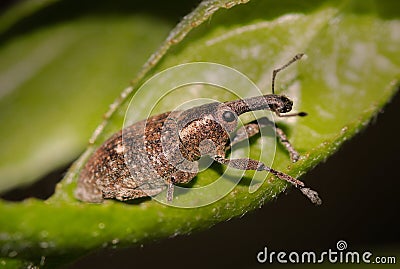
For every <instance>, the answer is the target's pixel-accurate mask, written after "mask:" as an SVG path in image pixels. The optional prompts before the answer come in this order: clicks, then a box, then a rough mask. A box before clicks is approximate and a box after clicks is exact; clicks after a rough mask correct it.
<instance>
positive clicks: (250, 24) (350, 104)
mask: <svg viewBox="0 0 400 269" xmlns="http://www.w3.org/2000/svg"><path fill="white" fill-rule="evenodd" d="M207 3H211V4H212V5H211V7H216V8H217V7H218V6H220V5H222V6H225V5H224V4H226V3H227V2H226V3H225V1H209V2H205V3H203V4H202V6H201V7H200V8H199V9H197V10H195V11H194V13H193V14H194V15H193V14H192V15H191V16H189V17H186V21H184V23H183V24H181V25H178V27H177V28H176V30H175V32H173V33H172V34H171V35H170V37H169V38H168V39H167V41H166V42H165V43H163V45H162V46H161V49H160V50H159V51H158V52H156V53H155V54H154V55H153V57H152V58H151V60H150V61H149V62H148V64H146V65H145V67H144V69H143V71H142V72H140V73H139V75H138V77H137V79H136V80H134V84H133V86H132V88H130V89H128V90H127V91H125V92H124V94H127V97H126V98H122V99H119V100H117V101H116V103H114V105H113V106H112V109H111V110H110V111H109V113H107V114H106V116H107V117H106V120H105V121H104V122H103V124H101V126H100V128H99V129H98V130H99V132H97V133H95V135H94V136H93V137H92V142H93V146H90V147H89V149H88V150H87V151H86V152H85V153H84V155H82V156H81V158H80V159H79V160H78V161H77V162H76V163H75V164H74V165H73V166H72V167H71V169H70V171H69V173H68V174H67V176H66V178H65V179H64V180H63V181H62V182H61V183H60V184H59V186H58V188H57V192H56V194H55V195H54V196H53V197H52V198H51V199H49V200H48V201H46V202H42V201H37V200H34V199H31V200H27V201H24V202H21V203H18V204H12V203H5V202H3V203H2V204H0V211H1V213H2V215H3V216H7V217H6V218H1V219H0V227H1V231H2V233H1V234H0V240H1V244H2V252H1V253H2V254H3V255H10V252H11V251H14V252H13V254H16V255H15V256H16V257H17V258H19V259H27V260H34V261H35V262H37V263H39V262H40V259H41V257H46V263H50V264H51V263H52V262H54V261H56V260H60V259H65V258H67V257H68V258H71V257H72V258H73V257H77V256H79V255H82V254H83V253H85V252H87V251H90V250H94V249H96V248H99V247H116V246H127V245H132V244H138V243H141V242H144V241H147V240H154V239H158V238H162V237H169V236H175V235H178V234H186V233H190V232H192V231H194V230H199V229H206V228H208V227H210V226H212V225H214V224H216V223H218V222H221V221H224V220H227V219H230V218H232V217H236V216H240V215H243V214H245V213H246V212H248V211H250V210H252V209H254V208H257V207H259V206H261V205H262V204H263V203H264V202H265V201H268V200H271V199H273V198H274V197H276V195H278V194H279V193H280V192H282V191H283V190H284V189H285V188H286V187H287V186H286V184H285V183H283V182H281V181H279V180H276V179H274V178H273V177H272V176H268V178H267V181H266V182H264V184H262V185H261V187H260V188H259V189H258V190H257V191H256V192H254V193H249V181H250V179H251V177H252V173H246V177H245V178H244V179H243V180H242V181H241V182H240V184H238V185H237V186H234V190H233V191H232V192H230V193H229V194H228V195H227V196H225V197H224V198H223V199H221V200H219V201H217V202H215V203H213V204H210V205H208V206H204V207H200V208H195V209H180V208H174V207H168V206H165V205H162V204H160V203H158V202H156V201H154V200H141V201H139V202H137V203H133V204H129V203H121V202H117V201H110V200H108V201H106V202H105V203H104V204H100V205H96V204H85V203H81V202H79V201H77V200H76V199H75V198H74V197H73V191H74V188H75V186H76V180H77V177H78V175H79V171H80V169H81V168H82V166H83V165H84V163H85V161H86V160H87V158H88V157H89V156H90V154H91V152H93V150H94V148H95V147H96V146H98V145H100V144H101V143H102V142H103V141H104V140H105V139H107V137H109V136H110V135H111V134H112V133H113V132H115V131H117V130H118V129H120V128H121V126H122V123H123V120H124V115H125V111H126V109H127V107H128V103H129V101H130V99H131V97H132V96H133V95H134V93H133V92H132V90H134V89H135V90H136V89H137V87H138V85H139V84H137V83H139V82H144V81H145V78H149V77H150V76H151V75H152V74H156V73H157V72H159V71H161V70H164V69H166V68H168V67H172V66H174V65H177V64H182V63H186V62H193V61H209V62H217V63H221V64H224V65H227V66H230V67H233V68H235V69H237V70H239V71H241V72H242V73H244V74H246V75H247V76H248V77H249V78H250V79H251V80H253V81H254V82H255V83H256V84H257V85H258V86H259V87H260V88H261V89H262V90H263V91H264V92H269V87H270V86H269V85H270V82H271V81H270V79H271V71H272V70H273V69H274V68H276V67H279V66H281V65H282V64H284V63H285V62H286V61H287V60H289V59H290V58H291V57H292V56H294V55H295V54H296V53H299V52H305V53H306V54H307V56H308V57H307V59H306V60H304V61H300V62H298V63H296V64H295V65H294V66H291V67H290V68H288V69H287V70H285V71H284V72H282V73H281V74H279V75H278V81H277V83H278V85H277V90H278V93H279V94H286V95H288V96H290V97H291V98H293V99H294V101H295V108H294V109H295V110H296V111H307V112H308V113H309V116H308V117H306V118H301V119H294V120H293V119H292V120H289V121H288V120H285V121H282V122H279V124H283V125H284V127H285V130H287V131H288V133H289V139H290V140H291V142H292V143H293V145H294V146H295V147H296V148H297V149H298V150H299V151H300V153H301V154H302V156H303V158H302V159H301V160H300V161H298V162H297V163H295V164H291V163H290V160H289V158H288V154H287V153H286V151H285V150H284V149H283V148H282V147H279V146H278V147H277V151H276V155H275V159H274V162H273V167H274V168H275V169H278V170H280V171H283V172H285V173H288V174H290V175H292V176H294V177H299V176H301V175H303V174H305V173H306V172H307V171H308V170H310V169H311V168H312V167H314V166H315V165H317V164H318V163H319V162H321V161H323V160H325V159H326V158H328V157H329V156H330V155H331V154H333V153H334V152H335V151H336V150H337V149H338V148H339V147H340V145H341V144H342V143H343V142H344V141H346V140H347V139H349V138H351V137H352V136H354V135H355V134H356V133H357V132H358V131H359V130H361V129H362V128H364V127H365V126H366V125H367V123H368V122H369V121H370V119H371V118H373V117H374V116H375V115H376V114H377V113H378V112H379V110H380V109H381V108H382V107H383V106H384V104H385V103H386V102H388V101H389V100H390V98H391V97H392V96H393V95H394V94H395V92H396V90H397V88H398V82H399V78H400V57H399V56H398V47H399V45H400V34H399V30H398V29H400V28H399V27H400V22H399V20H398V18H397V17H396V16H397V15H396V14H395V13H394V10H399V4H397V3H393V2H390V1H356V0H355V1H311V2H306V3H305V2H299V1H289V0H285V1H261V0H260V1H256V0H253V1H251V2H250V3H248V4H246V5H239V6H236V7H233V8H232V9H230V10H221V11H218V12H216V13H215V14H214V15H213V16H212V17H211V19H210V20H208V21H207V23H204V24H202V25H201V26H200V27H198V28H197V29H196V30H195V31H193V32H192V33H190V34H188V31H189V30H190V29H191V27H189V26H188V27H186V26H187V25H198V24H199V23H198V22H202V21H204V20H205V19H207V18H208V16H209V15H211V14H205V13H204V10H210V6H207V5H206V4H207ZM229 7H230V6H229ZM207 8H208V9H207ZM214 11H215V10H214ZM202 12H203V13H202ZM196 22H197V23H196ZM192 27H193V26H192ZM187 34H188V35H187ZM186 35H187V36H186ZM185 36H186V38H185V39H183V41H182V42H181V43H179V44H178V45H177V46H175V47H173V48H172V49H171V50H169V48H170V46H171V45H172V42H171V40H174V37H177V41H180V40H181V38H183V37H185ZM178 37H179V38H178ZM115 38H117V37H115ZM168 50H169V51H168ZM164 55H165V56H164ZM162 56H163V60H162V61H161V62H160V63H158V64H157V62H158V60H159V59H161V57H162ZM100 62H101V60H100ZM181 76H183V77H184V76H191V74H190V73H183V74H181ZM160 86H161V85H160ZM247 90H248V89H243V92H239V93H240V94H242V95H243V96H246V95H247V94H249V93H248V92H247ZM155 94H157V92H156V89H155V90H154V92H153V91H149V92H148V96H152V95H155ZM216 95H218V96H217V98H221V99H224V98H233V97H232V96H225V95H223V94H221V95H219V94H216ZM195 97H197V96H196V95H193V96H192V95H190V92H186V93H185V95H184V98H185V100H190V99H191V98H195ZM171 100H172V101H171V102H172V103H171V102H170V103H169V105H170V106H171V107H175V106H177V105H180V102H181V99H179V98H171ZM174 100H175V102H176V103H173V102H174ZM221 101H222V100H221ZM147 105H149V106H151V105H153V104H147ZM158 109H159V110H160V111H161V110H162V109H163V107H161V106H160V107H159V108H158ZM157 112H159V111H154V113H157ZM138 113H142V112H141V111H138ZM251 142H252V143H251V146H250V149H251V152H250V156H251V157H252V158H259V157H260V158H261V159H262V158H263V156H259V155H260V151H261V149H262V148H263V147H268V144H265V143H264V142H263V139H261V138H258V139H253V140H252V141H251ZM221 168H222V167H221V166H217V165H215V166H212V167H211V168H210V169H207V170H206V171H203V172H201V173H200V174H199V175H198V176H197V178H196V179H195V182H194V186H202V185H206V184H208V183H209V182H211V181H212V180H213V179H215V178H216V177H219V175H220V174H221ZM258 176H259V175H258ZM264 176H265V174H264ZM261 178H263V176H261ZM304 179H305V180H306V177H305V178H304ZM227 184H230V183H229V181H227ZM232 184H233V183H232ZM204 195H206V196H207V195H210V196H211V195H213V194H212V193H204ZM179 199H187V200H194V199H196V197H195V196H193V192H191V191H188V192H187V193H185V194H183V195H181V196H180V197H179ZM305 202H306V200H305ZM60 227H63V228H62V229H61V228H60Z"/></svg>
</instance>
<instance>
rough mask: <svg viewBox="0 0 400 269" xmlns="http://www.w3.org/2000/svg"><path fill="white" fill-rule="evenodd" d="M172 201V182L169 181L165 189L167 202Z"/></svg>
mask: <svg viewBox="0 0 400 269" xmlns="http://www.w3.org/2000/svg"><path fill="white" fill-rule="evenodd" d="M173 199H174V182H173V180H170V181H169V182H168V188H167V201H168V202H171V201H172V200H173Z"/></svg>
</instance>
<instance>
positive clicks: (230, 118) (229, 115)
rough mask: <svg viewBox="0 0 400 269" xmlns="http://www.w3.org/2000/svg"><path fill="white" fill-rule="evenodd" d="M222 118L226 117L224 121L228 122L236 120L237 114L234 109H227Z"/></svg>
mask: <svg viewBox="0 0 400 269" xmlns="http://www.w3.org/2000/svg"><path fill="white" fill-rule="evenodd" d="M222 118H223V119H224V121H226V122H232V121H234V120H236V116H235V114H234V113H233V112H232V111H225V112H224V113H223V114H222Z"/></svg>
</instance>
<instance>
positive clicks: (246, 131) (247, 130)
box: [231, 117, 300, 162]
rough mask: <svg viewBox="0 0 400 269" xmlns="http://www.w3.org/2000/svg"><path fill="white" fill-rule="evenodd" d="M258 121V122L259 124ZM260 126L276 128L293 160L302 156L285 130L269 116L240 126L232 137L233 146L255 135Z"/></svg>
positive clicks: (280, 139)
mask: <svg viewBox="0 0 400 269" xmlns="http://www.w3.org/2000/svg"><path fill="white" fill-rule="evenodd" d="M257 122H258V124H257ZM260 127H261V128H263V127H272V128H274V129H275V133H276V135H277V136H278V138H279V141H280V142H281V144H282V145H283V146H284V147H285V148H286V149H287V151H288V152H289V155H290V159H291V160H292V162H297V161H298V160H299V158H300V155H299V153H298V152H297V151H296V150H295V149H294V147H293V146H292V144H291V143H290V142H289V140H288V139H287V136H286V134H285V132H284V131H283V130H282V129H281V128H279V127H278V126H277V125H276V124H275V123H273V122H272V121H270V120H269V119H268V118H267V117H263V118H260V119H258V120H255V121H253V122H250V123H248V124H246V125H244V126H242V127H241V128H239V129H238V130H237V132H236V135H235V137H234V138H233V139H232V142H231V146H233V145H235V144H237V143H239V142H241V141H243V140H246V139H248V138H249V137H252V136H254V135H255V134H258V133H259V132H260Z"/></svg>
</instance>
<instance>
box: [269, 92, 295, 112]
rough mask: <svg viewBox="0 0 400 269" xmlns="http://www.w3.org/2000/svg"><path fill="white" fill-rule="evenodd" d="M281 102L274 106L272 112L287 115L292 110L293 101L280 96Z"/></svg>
mask: <svg viewBox="0 0 400 269" xmlns="http://www.w3.org/2000/svg"><path fill="white" fill-rule="evenodd" d="M278 100H279V102H276V103H275V104H273V105H272V110H273V111H276V112H278V113H287V112H290V111H291V110H292V107H293V101H292V100H290V99H289V98H287V97H286V96H283V95H280V96H279V98H278Z"/></svg>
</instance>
